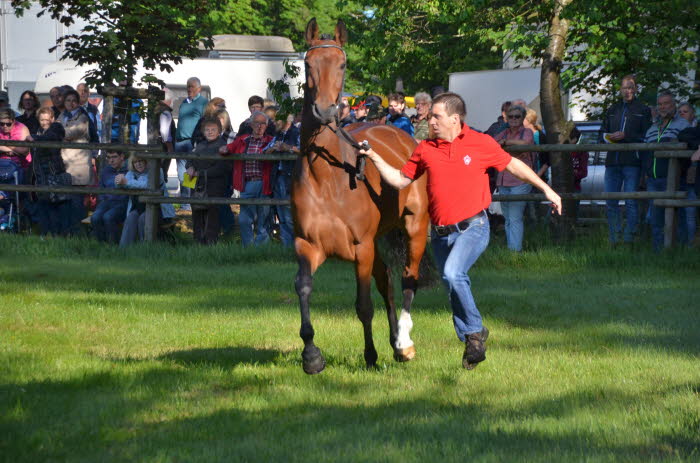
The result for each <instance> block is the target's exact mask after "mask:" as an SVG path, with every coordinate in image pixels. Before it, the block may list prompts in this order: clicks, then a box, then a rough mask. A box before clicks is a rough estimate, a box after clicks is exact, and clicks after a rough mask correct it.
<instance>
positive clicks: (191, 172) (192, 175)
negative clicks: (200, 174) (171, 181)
mask: <svg viewBox="0 0 700 463" xmlns="http://www.w3.org/2000/svg"><path fill="white" fill-rule="evenodd" d="M187 175H189V176H190V178H195V177H196V176H197V171H196V170H194V167H190V168H188V169H187Z"/></svg>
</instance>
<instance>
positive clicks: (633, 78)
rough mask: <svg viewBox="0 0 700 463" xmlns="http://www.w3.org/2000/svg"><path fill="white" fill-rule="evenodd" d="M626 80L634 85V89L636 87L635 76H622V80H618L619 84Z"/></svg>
mask: <svg viewBox="0 0 700 463" xmlns="http://www.w3.org/2000/svg"><path fill="white" fill-rule="evenodd" d="M626 80H631V81H632V82H633V83H634V85H635V87H636V86H637V76H635V75H634V74H627V75H624V76H622V79H620V83H622V82H624V81H626Z"/></svg>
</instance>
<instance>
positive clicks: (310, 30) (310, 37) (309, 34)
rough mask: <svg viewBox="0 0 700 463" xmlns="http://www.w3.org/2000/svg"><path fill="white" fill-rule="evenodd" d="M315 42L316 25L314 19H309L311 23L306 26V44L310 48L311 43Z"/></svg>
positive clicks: (316, 35) (316, 37)
mask: <svg viewBox="0 0 700 463" xmlns="http://www.w3.org/2000/svg"><path fill="white" fill-rule="evenodd" d="M316 40H318V23H317V22H316V18H311V21H309V23H308V24H307V25H306V44H307V45H309V46H311V43H312V42H315V41H316Z"/></svg>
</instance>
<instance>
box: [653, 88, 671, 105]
mask: <svg viewBox="0 0 700 463" xmlns="http://www.w3.org/2000/svg"><path fill="white" fill-rule="evenodd" d="M664 96H670V97H671V99H672V100H673V102H674V103H675V102H676V95H674V94H673V92H672V91H670V90H661V91H660V92H659V93H658V95H656V100H657V101H658V99H659V98H661V97H664Z"/></svg>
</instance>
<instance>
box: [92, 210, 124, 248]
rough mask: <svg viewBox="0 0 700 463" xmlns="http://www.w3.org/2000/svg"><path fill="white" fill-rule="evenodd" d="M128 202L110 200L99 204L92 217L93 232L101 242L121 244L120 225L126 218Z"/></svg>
mask: <svg viewBox="0 0 700 463" xmlns="http://www.w3.org/2000/svg"><path fill="white" fill-rule="evenodd" d="M126 206H127V201H123V200H119V199H109V200H104V201H100V202H99V203H97V207H96V208H95V212H93V213H92V215H91V216H90V223H91V224H92V232H93V234H94V235H95V238H97V239H98V240H99V241H107V242H109V243H115V244H116V243H119V238H120V232H119V225H120V224H121V223H123V222H124V219H125V218H126Z"/></svg>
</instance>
